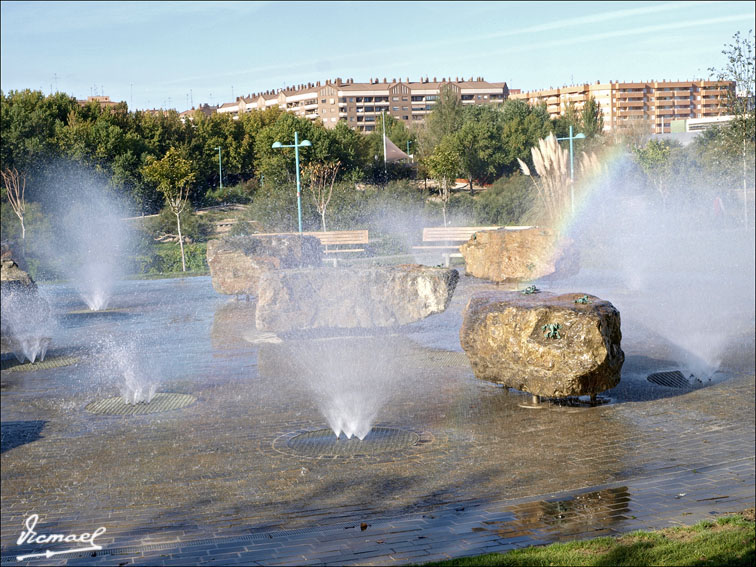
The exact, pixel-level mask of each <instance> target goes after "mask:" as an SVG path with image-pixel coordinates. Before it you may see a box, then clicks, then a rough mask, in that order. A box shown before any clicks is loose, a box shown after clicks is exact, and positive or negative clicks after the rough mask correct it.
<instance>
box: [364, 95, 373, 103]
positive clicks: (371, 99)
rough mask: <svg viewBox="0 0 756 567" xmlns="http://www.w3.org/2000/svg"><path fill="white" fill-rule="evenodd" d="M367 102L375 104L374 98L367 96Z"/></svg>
mask: <svg viewBox="0 0 756 567" xmlns="http://www.w3.org/2000/svg"><path fill="white" fill-rule="evenodd" d="M365 102H373V97H372V96H366V97H365Z"/></svg>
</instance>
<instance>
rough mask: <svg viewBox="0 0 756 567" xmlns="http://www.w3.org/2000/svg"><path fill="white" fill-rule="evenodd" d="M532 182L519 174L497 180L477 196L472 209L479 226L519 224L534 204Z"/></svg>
mask: <svg viewBox="0 0 756 567" xmlns="http://www.w3.org/2000/svg"><path fill="white" fill-rule="evenodd" d="M534 197H535V195H534V190H533V182H532V181H531V180H530V179H528V178H527V177H526V176H524V175H522V174H520V173H514V174H512V175H510V176H508V177H502V178H500V179H498V180H497V181H496V182H495V183H494V184H493V185H491V187H489V188H488V190H486V191H484V192H483V193H481V194H480V195H478V197H477V199H476V201H475V205H474V207H473V209H474V214H475V222H476V223H477V224H480V225H501V226H504V225H516V224H520V223H521V222H522V220H523V218H524V217H525V216H526V214H527V213H528V211H529V210H530V209H531V207H532V206H533V203H534V200H535V199H534Z"/></svg>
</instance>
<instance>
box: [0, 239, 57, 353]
mask: <svg viewBox="0 0 756 567" xmlns="http://www.w3.org/2000/svg"><path fill="white" fill-rule="evenodd" d="M0 309H1V310H2V313H1V314H0V351H2V352H14V353H16V357H17V358H18V359H19V360H20V361H23V359H24V358H28V359H29V360H31V361H34V360H35V359H36V358H37V357H38V356H39V357H41V358H42V359H44V356H45V352H46V351H47V347H48V345H49V344H50V333H51V330H52V319H51V316H50V306H49V305H48V303H47V301H45V299H44V298H43V297H41V296H40V295H39V290H38V289H37V284H36V283H34V280H33V279H32V278H31V276H29V274H27V273H26V272H24V271H23V270H21V269H20V268H19V267H18V265H17V264H16V262H15V261H14V260H13V259H12V258H11V256H10V254H7V253H5V249H4V250H3V255H2V262H1V264H0Z"/></svg>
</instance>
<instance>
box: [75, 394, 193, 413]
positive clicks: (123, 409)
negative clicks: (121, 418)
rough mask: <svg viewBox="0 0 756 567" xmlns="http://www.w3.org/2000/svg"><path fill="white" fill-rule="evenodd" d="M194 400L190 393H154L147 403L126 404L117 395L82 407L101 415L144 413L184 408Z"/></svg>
mask: <svg viewBox="0 0 756 567" xmlns="http://www.w3.org/2000/svg"><path fill="white" fill-rule="evenodd" d="M196 401H197V398H195V397H194V396H192V395H190V394H172V393H159V394H155V396H154V397H153V398H152V401H151V402H150V403H149V404H145V403H139V404H127V403H125V402H124V401H123V399H122V398H121V397H120V396H119V397H117V398H108V399H106V400H97V401H95V402H92V403H90V404H89V405H87V407H86V408H84V409H86V410H87V411H88V412H90V413H97V414H101V415H144V414H147V413H158V412H163V411H171V410H177V409H181V408H185V407H186V406H189V405H191V404H193V403H194V402H196Z"/></svg>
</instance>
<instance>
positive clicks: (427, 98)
mask: <svg viewBox="0 0 756 567" xmlns="http://www.w3.org/2000/svg"><path fill="white" fill-rule="evenodd" d="M425 100H438V95H428V96H426V97H425Z"/></svg>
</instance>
